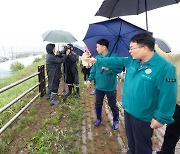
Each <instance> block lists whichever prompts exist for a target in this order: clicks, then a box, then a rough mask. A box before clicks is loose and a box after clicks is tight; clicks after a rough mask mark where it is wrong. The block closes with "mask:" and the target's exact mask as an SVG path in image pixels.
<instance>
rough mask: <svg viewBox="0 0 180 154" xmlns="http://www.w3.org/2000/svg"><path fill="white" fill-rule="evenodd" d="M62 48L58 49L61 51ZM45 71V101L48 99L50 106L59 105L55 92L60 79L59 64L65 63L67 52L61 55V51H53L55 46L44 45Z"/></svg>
mask: <svg viewBox="0 0 180 154" xmlns="http://www.w3.org/2000/svg"><path fill="white" fill-rule="evenodd" d="M63 49H64V48H60V50H63ZM46 51H47V56H46V71H47V76H48V92H47V99H50V105H55V104H59V100H58V99H57V92H58V88H59V83H60V77H61V74H62V73H61V64H62V63H63V62H65V60H66V58H67V55H68V54H69V51H66V53H65V54H61V51H60V52H59V51H56V50H55V44H51V43H50V44H47V45H46Z"/></svg>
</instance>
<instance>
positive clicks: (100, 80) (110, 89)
mask: <svg viewBox="0 0 180 154" xmlns="http://www.w3.org/2000/svg"><path fill="white" fill-rule="evenodd" d="M108 47H109V42H108V40H106V39H100V40H98V41H97V45H96V49H97V52H98V53H99V55H97V57H96V58H99V59H103V58H105V57H109V55H110V54H111V57H116V56H117V55H116V54H115V53H111V52H108ZM102 70H104V71H103V72H102ZM120 72H122V68H118V69H115V70H111V69H109V67H108V66H107V67H103V65H96V64H94V65H93V66H92V68H91V71H90V76H89V78H88V81H87V88H89V86H90V83H91V81H92V80H94V81H95V82H96V83H95V89H96V103H95V110H96V118H97V119H96V120H95V121H94V126H95V127H98V126H99V125H100V124H101V122H102V106H103V99H104V96H105V95H106V96H107V99H108V104H109V106H110V108H111V111H112V114H113V125H112V128H113V130H117V129H118V128H119V109H118V107H117V105H116V92H117V91H116V88H117V74H118V73H120Z"/></svg>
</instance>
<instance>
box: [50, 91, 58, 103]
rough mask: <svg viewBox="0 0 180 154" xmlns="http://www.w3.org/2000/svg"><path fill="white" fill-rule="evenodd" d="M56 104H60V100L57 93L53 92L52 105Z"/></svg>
mask: <svg viewBox="0 0 180 154" xmlns="http://www.w3.org/2000/svg"><path fill="white" fill-rule="evenodd" d="M56 104H59V100H58V98H57V93H53V92H51V97H50V105H56Z"/></svg>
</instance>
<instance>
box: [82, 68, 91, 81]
mask: <svg viewBox="0 0 180 154" xmlns="http://www.w3.org/2000/svg"><path fill="white" fill-rule="evenodd" d="M90 70H91V68H86V67H83V73H84V81H87V79H88V77H89V74H90Z"/></svg>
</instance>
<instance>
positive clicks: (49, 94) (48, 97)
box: [46, 90, 51, 100]
mask: <svg viewBox="0 0 180 154" xmlns="http://www.w3.org/2000/svg"><path fill="white" fill-rule="evenodd" d="M50 98H51V92H50V91H49V90H47V94H46V99H47V100H48V99H50Z"/></svg>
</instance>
